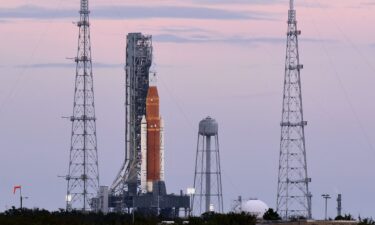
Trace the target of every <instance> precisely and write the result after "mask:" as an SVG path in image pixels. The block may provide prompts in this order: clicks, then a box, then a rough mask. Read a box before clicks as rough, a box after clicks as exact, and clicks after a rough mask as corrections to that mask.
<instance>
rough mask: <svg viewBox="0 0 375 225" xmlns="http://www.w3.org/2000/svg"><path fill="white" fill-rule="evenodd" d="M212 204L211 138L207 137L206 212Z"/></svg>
mask: <svg viewBox="0 0 375 225" xmlns="http://www.w3.org/2000/svg"><path fill="white" fill-rule="evenodd" d="M210 204H211V136H207V137H206V212H209V211H210Z"/></svg>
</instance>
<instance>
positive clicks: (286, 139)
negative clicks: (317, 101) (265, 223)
mask: <svg viewBox="0 0 375 225" xmlns="http://www.w3.org/2000/svg"><path fill="white" fill-rule="evenodd" d="M300 34H301V31H299V30H298V29H297V20H296V10H295V9H294V1H293V0H290V9H289V16H288V32H287V49H286V63H285V81H284V96H283V107H282V108H283V109H282V121H281V142H280V159H279V177H278V189H277V211H278V213H279V214H280V215H281V217H282V218H283V219H285V220H287V219H290V218H296V217H297V218H299V217H304V218H311V193H310V192H309V182H311V179H310V178H309V177H308V174H307V161H306V149H305V133H304V128H305V126H306V125H307V122H306V121H304V120H303V108H302V92H301V79H300V71H301V69H303V65H301V64H300V61H299V51H298V35H300Z"/></svg>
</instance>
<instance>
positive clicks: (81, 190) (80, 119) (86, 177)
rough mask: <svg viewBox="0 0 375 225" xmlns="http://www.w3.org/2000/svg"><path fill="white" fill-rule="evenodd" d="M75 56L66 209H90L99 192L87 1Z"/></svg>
mask: <svg viewBox="0 0 375 225" xmlns="http://www.w3.org/2000/svg"><path fill="white" fill-rule="evenodd" d="M79 12H80V21H79V22H78V23H77V26H78V28H79V37H78V53H77V57H76V58H75V62H76V78H75V93H74V106H73V116H71V117H70V120H71V122H72V137H71V148H70V159H69V173H68V175H67V176H66V180H67V182H68V184H67V196H66V209H67V210H73V209H75V210H82V211H89V210H91V203H92V202H91V199H92V198H93V197H94V196H96V194H97V192H98V190H99V169H98V152H97V140H96V118H95V105H94V87H93V74H92V61H91V45H90V22H89V14H90V11H89V2H88V0H81V9H80V11H79Z"/></svg>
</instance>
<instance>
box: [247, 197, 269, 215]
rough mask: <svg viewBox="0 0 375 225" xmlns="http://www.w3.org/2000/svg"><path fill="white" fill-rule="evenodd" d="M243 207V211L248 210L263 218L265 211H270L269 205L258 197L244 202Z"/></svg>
mask: <svg viewBox="0 0 375 225" xmlns="http://www.w3.org/2000/svg"><path fill="white" fill-rule="evenodd" d="M241 209H242V211H243V212H247V213H250V214H251V215H254V216H256V217H258V218H262V217H263V215H264V213H265V212H267V211H268V209H269V207H268V206H267V204H266V203H264V202H262V201H260V200H258V199H251V200H248V201H244V202H242V204H241Z"/></svg>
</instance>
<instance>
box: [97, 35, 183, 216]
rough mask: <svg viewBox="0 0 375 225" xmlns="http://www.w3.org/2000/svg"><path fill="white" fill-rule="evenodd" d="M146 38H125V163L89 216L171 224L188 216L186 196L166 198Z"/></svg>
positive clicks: (148, 39)
mask: <svg viewBox="0 0 375 225" xmlns="http://www.w3.org/2000/svg"><path fill="white" fill-rule="evenodd" d="M152 52H153V48H152V37H151V36H147V35H143V34H141V33H130V34H128V36H127V47H126V66H125V71H126V85H125V86H126V88H125V89H126V102H125V160H124V163H123V164H122V166H121V169H120V171H119V173H118V175H117V176H116V178H115V180H114V182H113V184H112V186H111V187H110V188H109V187H105V186H102V187H100V190H99V193H98V196H97V197H96V198H93V199H92V208H93V209H94V210H95V211H101V212H103V213H107V212H110V211H114V212H125V213H131V212H138V213H142V214H144V215H150V216H158V215H161V216H163V217H166V218H175V217H178V216H179V215H180V212H181V211H183V212H184V213H185V216H186V215H187V213H188V212H189V211H190V196H188V195H184V194H183V192H182V191H181V192H180V194H179V195H175V194H167V188H166V185H165V181H164V163H165V162H164V122H163V119H162V118H161V116H160V114H159V95H158V89H157V86H156V72H155V71H151V70H150V67H151V65H152Z"/></svg>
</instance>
